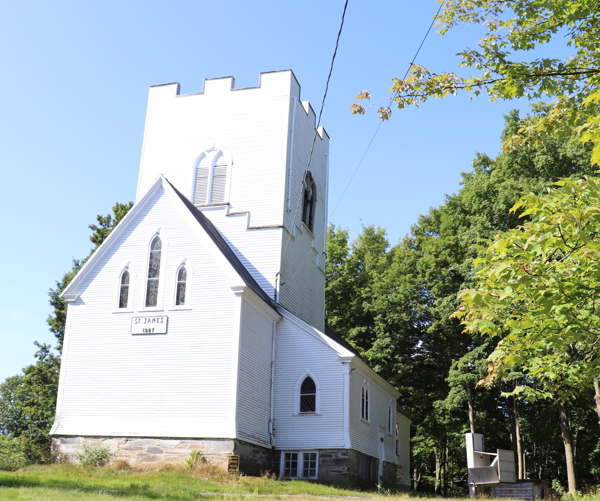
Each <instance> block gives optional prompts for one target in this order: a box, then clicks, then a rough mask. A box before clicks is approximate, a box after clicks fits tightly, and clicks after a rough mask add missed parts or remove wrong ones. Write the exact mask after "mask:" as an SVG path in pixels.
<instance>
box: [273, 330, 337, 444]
mask: <svg viewBox="0 0 600 501" xmlns="http://www.w3.org/2000/svg"><path fill="white" fill-rule="evenodd" d="M275 359H276V363H275V406H274V407H275V409H274V410H275V426H276V430H275V443H276V447H277V449H335V448H344V447H345V441H344V430H343V424H344V409H343V396H344V366H343V364H342V363H341V361H340V357H339V355H338V353H336V352H335V351H334V350H333V349H332V348H331V347H329V346H327V345H325V344H323V343H322V342H320V341H319V340H317V339H315V338H314V337H312V336H311V335H310V334H308V333H307V332H306V331H305V330H304V329H303V328H301V327H299V326H298V325H297V324H295V323H292V322H291V321H290V320H289V319H287V318H284V319H283V320H281V321H280V322H279V323H278V324H277V340H276V355H275ZM307 372H310V373H311V374H312V375H314V377H315V379H316V383H317V384H318V385H319V386H320V390H319V391H320V414H321V415H310V414H309V415H294V414H295V399H296V398H297V396H296V385H297V384H298V381H299V380H300V379H301V378H303V376H304V375H306V373H307Z"/></svg>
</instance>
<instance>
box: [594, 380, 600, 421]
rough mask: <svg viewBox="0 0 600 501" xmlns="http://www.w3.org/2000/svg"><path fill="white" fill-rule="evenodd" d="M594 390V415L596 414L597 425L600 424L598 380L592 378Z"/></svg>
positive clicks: (599, 389) (599, 381) (599, 388)
mask: <svg viewBox="0 0 600 501" xmlns="http://www.w3.org/2000/svg"><path fill="white" fill-rule="evenodd" d="M594 390H596V414H598V424H600V379H599V378H598V377H595V378H594Z"/></svg>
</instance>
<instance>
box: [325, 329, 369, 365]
mask: <svg viewBox="0 0 600 501" xmlns="http://www.w3.org/2000/svg"><path fill="white" fill-rule="evenodd" d="M325 335H326V336H327V337H329V338H331V339H333V340H334V341H335V342H336V343H338V344H341V345H342V346H343V347H344V348H346V349H347V350H349V351H351V352H352V353H354V354H355V355H356V356H357V357H358V358H360V359H361V360H363V358H362V357H361V356H360V353H359V352H358V350H357V349H356V348H355V347H354V346H352V345H351V344H350V343H349V342H348V341H346V340H344V339H343V338H341V337H340V336H338V335H337V334H336V333H335V331H334V330H333V329H332V328H331V327H329V324H325ZM363 361H364V360H363Z"/></svg>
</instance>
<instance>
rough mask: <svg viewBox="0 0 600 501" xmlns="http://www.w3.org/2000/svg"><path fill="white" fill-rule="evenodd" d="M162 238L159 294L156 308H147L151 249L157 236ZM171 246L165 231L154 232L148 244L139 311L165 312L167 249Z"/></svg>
mask: <svg viewBox="0 0 600 501" xmlns="http://www.w3.org/2000/svg"><path fill="white" fill-rule="evenodd" d="M157 235H158V236H159V237H160V241H161V250H160V274H159V276H158V293H157V299H156V306H146V294H147V293H148V267H149V266H150V247H151V246H152V241H153V240H154V237H155V236H157ZM168 246H169V240H168V238H167V236H166V235H165V233H164V231H161V229H160V228H158V229H157V230H156V231H154V232H152V235H151V236H150V238H149V239H148V241H147V243H146V262H145V264H146V265H145V267H144V275H143V277H144V280H143V286H144V289H143V290H142V293H141V294H140V296H141V298H142V304H141V305H140V309H139V311H164V309H163V296H164V291H165V282H166V281H167V269H166V267H167V248H168Z"/></svg>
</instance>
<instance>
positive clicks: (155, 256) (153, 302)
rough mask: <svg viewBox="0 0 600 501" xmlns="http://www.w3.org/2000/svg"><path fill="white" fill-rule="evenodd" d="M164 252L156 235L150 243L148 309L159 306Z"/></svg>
mask: <svg viewBox="0 0 600 501" xmlns="http://www.w3.org/2000/svg"><path fill="white" fill-rule="evenodd" d="M161 252H162V241H161V239H160V237H159V236H158V235H156V236H155V237H154V238H153V239H152V242H151V243H150V256H149V258H148V279H147V280H148V282H147V285H146V307H147V308H152V307H156V306H157V305H158V287H159V285H160V283H159V280H160V257H161Z"/></svg>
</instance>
